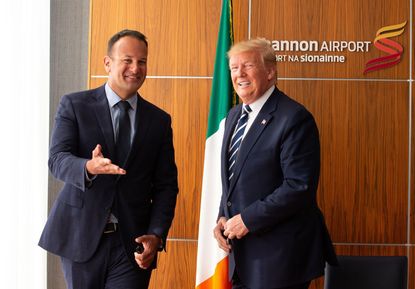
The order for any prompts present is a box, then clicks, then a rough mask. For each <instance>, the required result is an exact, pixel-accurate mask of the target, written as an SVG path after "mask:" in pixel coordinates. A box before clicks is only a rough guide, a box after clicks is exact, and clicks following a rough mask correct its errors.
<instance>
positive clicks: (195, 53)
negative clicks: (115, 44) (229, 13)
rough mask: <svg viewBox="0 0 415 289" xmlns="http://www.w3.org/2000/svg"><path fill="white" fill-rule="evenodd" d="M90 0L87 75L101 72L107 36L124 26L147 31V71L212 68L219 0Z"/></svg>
mask: <svg viewBox="0 0 415 289" xmlns="http://www.w3.org/2000/svg"><path fill="white" fill-rule="evenodd" d="M91 1H92V14H91V27H92V29H91V51H90V53H91V57H90V61H91V62H90V67H91V75H105V71H104V69H103V65H102V62H103V60H102V59H103V56H104V55H105V54H106V44H107V41H108V39H109V38H110V37H111V36H112V35H113V34H114V33H116V32H117V31H119V30H121V29H124V28H130V29H136V30H139V31H141V32H143V33H144V34H145V35H146V36H147V38H148V41H149V62H148V63H149V66H148V74H149V75H158V76H166V75H167V76H171V75H179V76H182V75H185V76H209V75H211V74H212V73H213V63H214V57H215V51H216V38H217V33H218V24H219V16H220V8H221V6H220V4H221V1H220V0H216V1H204V0H192V1H189V0H177V1H166V0H153V1H138V0H136V1H119V0H91ZM184 55H185V56H186V57H183V56H184Z"/></svg>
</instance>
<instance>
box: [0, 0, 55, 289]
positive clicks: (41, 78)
mask: <svg viewBox="0 0 415 289" xmlns="http://www.w3.org/2000/svg"><path fill="white" fill-rule="evenodd" d="M49 5H50V3H49V0H36V1H33V0H13V1H4V2H3V3H2V9H0V39H1V42H0V59H1V61H0V136H1V137H0V161H1V162H0V232H1V233H0V288H7V289H14V288H16V289H20V288H22V289H23V288H24V289H27V288H31V289H37V288H39V289H44V288H46V253H45V252H44V251H43V250H42V249H40V248H39V247H38V246H37V242H38V239H39V235H40V233H41V229H42V227H43V225H44V222H45V220H46V214H47V194H48V193H47V192H48V188H47V178H48V170H47V153H48V130H49V127H48V126H49V50H50V49H49V43H50V41H49V36H50V27H49V26H50V8H49Z"/></svg>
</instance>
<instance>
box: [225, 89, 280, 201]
mask: <svg viewBox="0 0 415 289" xmlns="http://www.w3.org/2000/svg"><path fill="white" fill-rule="evenodd" d="M277 96H278V90H277V89H275V90H274V92H273V93H272V94H271V96H270V97H269V98H268V100H267V101H266V102H265V104H264V106H263V107H262V109H261V111H260V112H259V113H258V115H257V117H256V118H255V120H254V122H253V123H252V126H251V128H250V129H249V131H248V132H247V133H246V135H245V137H244V139H243V141H242V144H241V146H240V148H239V152H238V156H237V159H236V163H235V169H234V175H233V177H232V179H231V182H230V184H229V195H231V193H232V192H233V189H234V187H235V184H236V182H237V180H238V178H239V175H240V173H241V170H242V168H243V166H244V165H245V162H246V159H247V157H248V155H249V153H250V151H251V150H252V148H253V147H254V145H255V143H256V142H257V141H258V139H259V137H260V136H261V134H262V132H263V131H264V129H265V128H266V127H267V125H268V123H269V122H270V121H271V120H272V118H273V115H272V112H274V111H275V110H276V108H277V100H278V97H277Z"/></svg>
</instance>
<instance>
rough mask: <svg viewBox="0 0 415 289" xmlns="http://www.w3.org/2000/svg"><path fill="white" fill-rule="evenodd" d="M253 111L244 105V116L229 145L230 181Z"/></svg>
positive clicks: (242, 115)
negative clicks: (249, 115)
mask: <svg viewBox="0 0 415 289" xmlns="http://www.w3.org/2000/svg"><path fill="white" fill-rule="evenodd" d="M251 111H252V109H251V108H250V107H249V105H244V106H243V109H242V114H241V116H240V117H239V120H238V124H237V125H236V129H235V131H234V133H233V135H232V138H231V143H230V145H229V150H228V156H229V158H228V170H229V174H228V176H229V178H228V180H229V181H230V180H231V179H232V177H233V173H234V171H233V169H234V168H235V162H236V157H237V155H238V150H239V147H240V146H241V143H242V138H243V136H244V131H245V127H246V124H247V122H248V114H249V113H250V112H251Z"/></svg>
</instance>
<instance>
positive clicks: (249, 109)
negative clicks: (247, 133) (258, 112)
mask: <svg viewBox="0 0 415 289" xmlns="http://www.w3.org/2000/svg"><path fill="white" fill-rule="evenodd" d="M242 108H243V113H244V114H248V113H250V112H251V111H252V108H250V107H249V105H244V106H243V107H242Z"/></svg>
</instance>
